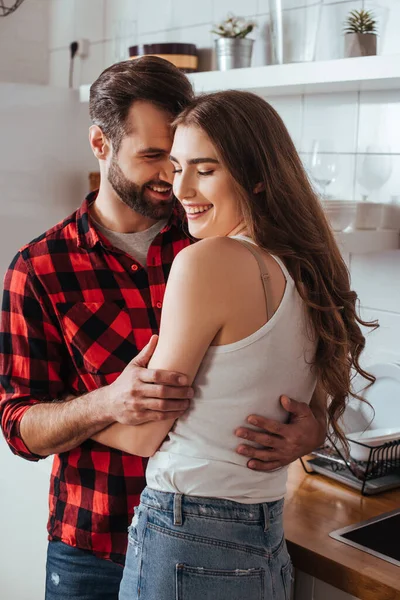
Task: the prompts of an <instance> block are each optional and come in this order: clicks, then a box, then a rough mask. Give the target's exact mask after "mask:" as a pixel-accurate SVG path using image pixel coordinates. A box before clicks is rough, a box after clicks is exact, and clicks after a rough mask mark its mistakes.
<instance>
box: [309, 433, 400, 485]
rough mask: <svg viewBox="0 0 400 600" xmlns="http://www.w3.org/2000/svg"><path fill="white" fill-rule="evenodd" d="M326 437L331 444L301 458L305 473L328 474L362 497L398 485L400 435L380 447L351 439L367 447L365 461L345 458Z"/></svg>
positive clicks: (399, 478) (399, 476)
mask: <svg viewBox="0 0 400 600" xmlns="http://www.w3.org/2000/svg"><path fill="white" fill-rule="evenodd" d="M348 437H349V438H351V436H350V435H349V436H348ZM328 440H329V442H330V445H328V444H327V445H325V446H323V447H321V448H318V449H317V450H315V451H314V452H311V455H312V456H313V458H311V459H308V460H305V459H303V458H301V459H300V460H301V464H302V465H303V468H304V470H305V471H306V473H308V474H310V475H314V474H316V473H319V474H321V475H325V476H327V477H330V478H331V479H334V480H336V481H339V482H340V483H344V484H345V485H348V486H350V487H352V488H354V489H356V490H359V491H360V492H361V494H362V495H363V496H372V495H373V494H379V493H381V492H384V491H387V490H391V489H394V488H397V487H400V438H399V439H397V440H394V441H391V442H387V443H385V444H382V445H381V446H369V445H368V444H364V443H361V442H358V441H357V442H356V441H353V440H351V441H352V443H353V444H358V445H360V446H363V448H366V449H367V452H369V454H368V459H367V460H365V461H359V460H354V459H353V458H352V457H351V456H349V457H348V458H347V457H346V456H345V455H344V453H343V452H342V451H341V450H340V449H339V448H338V446H337V445H336V444H335V443H334V442H333V441H332V440H331V439H330V438H329V436H328Z"/></svg>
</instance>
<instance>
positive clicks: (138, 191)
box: [108, 156, 175, 220]
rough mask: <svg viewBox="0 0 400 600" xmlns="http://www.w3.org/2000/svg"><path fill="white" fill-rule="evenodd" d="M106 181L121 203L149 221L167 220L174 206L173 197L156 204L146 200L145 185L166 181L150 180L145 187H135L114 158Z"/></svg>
mask: <svg viewBox="0 0 400 600" xmlns="http://www.w3.org/2000/svg"><path fill="white" fill-rule="evenodd" d="M108 181H109V182H110V184H111V186H112V188H113V190H114V191H115V193H116V194H117V195H118V196H119V198H120V199H121V201H122V202H123V203H124V204H126V205H127V206H129V208H131V209H132V210H134V211H135V212H137V213H139V214H140V215H142V216H143V217H148V218H150V219H156V220H161V219H168V217H169V216H170V215H171V213H172V209H173V207H174V204H175V197H174V196H171V199H169V200H159V201H158V202H157V203H156V202H152V201H151V200H148V199H147V198H146V186H147V185H165V184H166V183H167V182H166V181H161V180H157V181H155V180H152V181H148V182H147V183H146V184H145V185H137V184H136V183H133V182H132V181H130V180H129V179H128V178H127V177H125V175H124V174H123V172H122V170H121V168H120V166H119V164H118V162H117V160H116V158H115V156H113V157H112V159H111V163H110V168H109V170H108Z"/></svg>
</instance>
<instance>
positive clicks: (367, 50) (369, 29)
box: [344, 10, 377, 58]
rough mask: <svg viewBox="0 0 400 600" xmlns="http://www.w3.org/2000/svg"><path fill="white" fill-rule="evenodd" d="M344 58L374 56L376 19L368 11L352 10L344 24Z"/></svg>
mask: <svg viewBox="0 0 400 600" xmlns="http://www.w3.org/2000/svg"><path fill="white" fill-rule="evenodd" d="M344 33H345V56H346V57H347V58H353V57H356V56H374V55H375V54H376V38H377V27H376V19H375V17H374V15H373V14H372V12H371V11H369V10H352V11H351V12H350V13H349V15H348V17H347V19H346V21H345V23H344Z"/></svg>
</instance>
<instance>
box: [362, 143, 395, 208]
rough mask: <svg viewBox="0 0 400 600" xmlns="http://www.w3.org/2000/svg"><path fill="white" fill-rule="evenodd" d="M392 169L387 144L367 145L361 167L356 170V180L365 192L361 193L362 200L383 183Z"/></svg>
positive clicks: (365, 199) (388, 177) (366, 198)
mask: <svg viewBox="0 0 400 600" xmlns="http://www.w3.org/2000/svg"><path fill="white" fill-rule="evenodd" d="M392 169H393V165H392V157H391V155H390V148H389V147H388V146H377V145H370V146H367V148H366V154H365V156H364V158H363V159H362V163H361V167H360V169H358V171H357V181H358V183H359V184H360V186H361V187H362V188H363V190H364V191H365V192H366V193H365V194H361V198H362V200H363V201H364V202H365V201H367V200H368V196H369V194H370V193H371V192H374V191H376V190H379V189H380V188H381V187H382V186H384V185H385V183H386V182H387V181H388V180H389V179H390V176H391V174H392Z"/></svg>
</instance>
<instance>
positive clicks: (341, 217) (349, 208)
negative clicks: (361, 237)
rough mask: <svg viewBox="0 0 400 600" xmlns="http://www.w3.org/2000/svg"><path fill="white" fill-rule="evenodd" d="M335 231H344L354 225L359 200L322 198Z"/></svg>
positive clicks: (325, 210)
mask: <svg viewBox="0 0 400 600" xmlns="http://www.w3.org/2000/svg"><path fill="white" fill-rule="evenodd" d="M321 204H322V207H323V209H324V212H325V214H326V217H327V219H328V221H329V222H330V224H331V227H332V229H333V231H344V230H345V229H347V228H348V227H351V226H352V225H354V221H355V218H356V209H357V202H353V201H352V200H321Z"/></svg>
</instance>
